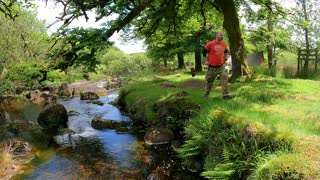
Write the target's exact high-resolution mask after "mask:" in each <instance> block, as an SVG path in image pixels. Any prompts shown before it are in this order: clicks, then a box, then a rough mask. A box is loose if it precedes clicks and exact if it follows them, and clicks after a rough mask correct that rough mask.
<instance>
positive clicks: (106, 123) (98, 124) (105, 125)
mask: <svg viewBox="0 0 320 180" xmlns="http://www.w3.org/2000/svg"><path fill="white" fill-rule="evenodd" d="M130 124H131V122H130V121H115V120H109V119H103V118H101V117H95V118H93V119H92V121H91V126H92V127H93V128H95V129H116V128H119V127H126V126H129V125H130Z"/></svg>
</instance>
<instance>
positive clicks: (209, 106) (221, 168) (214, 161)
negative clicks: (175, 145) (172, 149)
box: [118, 74, 320, 179]
mask: <svg viewBox="0 0 320 180" xmlns="http://www.w3.org/2000/svg"><path fill="white" fill-rule="evenodd" d="M203 79H204V76H203V75H200V76H196V77H195V78H192V77H190V75H185V74H176V75H170V76H161V77H159V76H156V77H154V78H152V79H150V80H145V81H143V82H136V83H134V84H131V85H128V86H126V87H125V88H123V89H122V90H121V92H120V96H119V98H118V102H120V104H121V105H122V107H124V108H125V109H126V110H127V111H128V112H129V114H130V115H131V116H132V117H133V119H134V121H135V122H139V123H137V124H143V125H145V126H148V125H150V124H156V123H157V122H158V121H160V120H163V118H161V117H163V116H164V114H163V112H167V113H168V114H170V112H173V111H175V110H173V109H167V110H166V109H164V108H165V107H166V106H161V103H162V104H163V102H167V101H166V99H168V97H169V99H170V98H171V99H172V97H173V96H174V94H177V93H179V92H182V91H183V92H185V93H186V94H187V97H188V99H189V100H190V102H192V103H193V105H195V106H199V107H200V109H198V110H196V111H192V112H193V113H196V115H193V116H186V117H183V116H181V113H180V114H179V113H178V114H179V116H176V117H175V116H172V114H175V113H171V116H170V118H167V122H166V123H168V124H170V123H171V124H174V123H172V122H175V121H176V122H179V123H176V124H177V125H179V126H183V127H184V128H183V129H184V136H185V142H184V144H183V145H182V146H181V147H180V148H179V149H178V150H177V153H178V156H179V157H181V158H182V159H183V160H184V164H185V166H186V167H195V166H197V167H198V169H197V170H198V171H201V172H202V173H201V175H202V176H204V177H206V178H211V179H218V178H222V179H223V178H227V179H243V178H245V179H319V178H320V173H319V172H318V169H319V168H320V166H319V164H320V148H319V142H320V121H319V119H320V112H319V108H320V103H319V102H320V92H319V91H318V90H319V89H320V83H319V82H318V81H311V80H298V79H291V80H287V79H280V78H273V77H269V76H263V75H256V76H255V77H253V78H251V79H239V80H238V81H237V82H236V83H233V84H230V85H229V88H230V92H231V94H233V95H235V96H236V97H235V98H234V99H232V100H228V101H226V100H223V99H222V98H221V88H220V85H219V84H220V82H219V81H216V82H215V83H214V87H213V89H212V92H211V94H210V96H209V98H207V99H206V98H204V97H203V89H204V87H203V84H204V82H203ZM183 103H184V104H185V106H186V107H193V106H190V103H189V102H186V101H185V102H183ZM159 105H160V106H159ZM160 107H161V108H160ZM177 107H178V108H177V109H184V108H182V107H183V106H181V104H179V106H178V105H177ZM170 108H173V107H172V106H170ZM159 109H160V111H159ZM159 112H161V113H159ZM182 114H183V113H182ZM160 116H161V117H160ZM183 118H187V119H183ZM181 119H183V121H181ZM181 122H182V123H181ZM199 164H201V165H200V167H199Z"/></svg>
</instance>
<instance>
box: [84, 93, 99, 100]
mask: <svg viewBox="0 0 320 180" xmlns="http://www.w3.org/2000/svg"><path fill="white" fill-rule="evenodd" d="M96 99H99V96H98V95H97V94H96V93H94V92H85V93H80V100H96Z"/></svg>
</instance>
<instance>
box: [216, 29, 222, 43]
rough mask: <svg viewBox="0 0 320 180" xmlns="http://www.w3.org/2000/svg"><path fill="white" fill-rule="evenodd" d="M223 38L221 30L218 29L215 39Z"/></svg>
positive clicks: (220, 39)
mask: <svg viewBox="0 0 320 180" xmlns="http://www.w3.org/2000/svg"><path fill="white" fill-rule="evenodd" d="M222 39H223V32H222V31H218V32H217V33H216V41H222Z"/></svg>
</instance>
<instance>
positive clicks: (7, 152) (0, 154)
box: [0, 141, 13, 177]
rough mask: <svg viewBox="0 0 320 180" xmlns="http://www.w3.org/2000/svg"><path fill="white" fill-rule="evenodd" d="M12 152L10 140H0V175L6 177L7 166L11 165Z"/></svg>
mask: <svg viewBox="0 0 320 180" xmlns="http://www.w3.org/2000/svg"><path fill="white" fill-rule="evenodd" d="M12 161H13V152H12V144H11V143H10V142H6V141H2V142H0V177H6V172H7V171H8V168H10V166H11V165H12Z"/></svg>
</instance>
